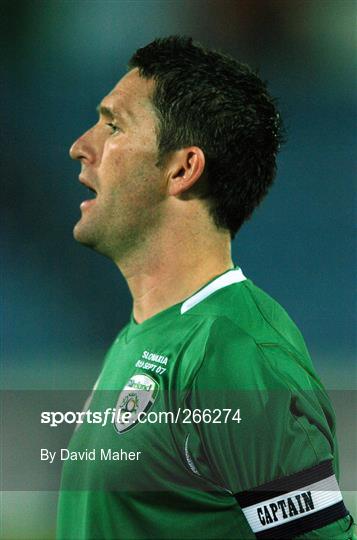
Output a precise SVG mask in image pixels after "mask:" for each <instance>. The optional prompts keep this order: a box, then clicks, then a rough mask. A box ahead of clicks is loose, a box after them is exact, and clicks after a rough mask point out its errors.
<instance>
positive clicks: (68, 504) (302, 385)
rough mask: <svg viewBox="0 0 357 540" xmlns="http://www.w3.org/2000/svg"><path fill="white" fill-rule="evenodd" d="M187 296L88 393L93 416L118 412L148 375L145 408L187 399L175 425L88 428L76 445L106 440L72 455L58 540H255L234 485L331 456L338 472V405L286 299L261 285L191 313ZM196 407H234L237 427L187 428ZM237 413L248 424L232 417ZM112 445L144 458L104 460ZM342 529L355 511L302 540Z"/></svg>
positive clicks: (152, 322) (130, 334)
mask: <svg viewBox="0 0 357 540" xmlns="http://www.w3.org/2000/svg"><path fill="white" fill-rule="evenodd" d="M181 305H182V304H181V303H180V304H177V305H175V306H172V307H171V308H169V309H167V310H165V311H163V312H161V313H159V314H157V315H156V316H154V317H152V318H150V319H148V320H146V321H145V322H144V323H142V324H139V325H138V324H136V323H135V321H134V320H133V319H132V320H131V321H130V323H129V324H128V325H127V326H126V327H125V328H124V329H123V331H122V332H121V333H120V334H119V336H118V338H117V339H116V340H115V342H114V344H113V345H112V347H111V349H110V350H109V352H108V354H107V357H106V360H105V363H104V367H103V370H102V373H101V375H100V377H99V379H98V383H97V387H96V391H95V392H93V394H92V397H91V401H90V409H91V410H92V411H102V412H103V411H105V410H106V409H107V408H108V407H111V408H115V407H116V406H117V404H118V405H119V403H118V399H119V397H120V395H121V398H120V399H119V401H121V402H122V403H123V394H121V392H122V390H123V389H124V388H125V387H126V386H127V384H128V381H130V380H131V381H134V382H135V381H136V383H135V384H137V383H138V381H139V379H138V378H137V377H135V376H137V375H140V374H141V375H146V376H147V377H150V379H148V378H147V377H146V378H145V379H140V380H141V381H143V380H144V381H146V382H148V381H149V380H152V381H154V382H153V385H154V386H155V387H156V388H157V395H156V396H154V397H153V399H152V401H153V404H152V405H151V407H150V408H149V409H148V410H147V412H156V413H159V412H160V411H172V412H173V413H174V414H175V415H176V414H178V411H179V408H181V409H180V411H181V412H180V415H179V417H178V421H177V423H170V422H161V423H159V422H156V423H152V424H149V423H136V425H134V427H131V428H130V429H128V430H127V431H123V432H120V433H118V431H117V430H116V429H115V427H114V425H113V424H111V423H110V424H107V425H106V426H105V427H102V426H100V425H98V424H89V423H84V424H83V425H81V426H80V427H79V428H78V429H77V430H76V431H75V433H74V434H73V437H72V440H71V442H70V446H69V449H70V451H77V452H78V451H84V450H86V449H87V450H92V449H96V458H97V459H96V460H95V461H90V460H84V461H78V460H77V461H66V462H64V467H63V475H62V486H61V493H60V499H59V510H58V539H63V540H64V539H66V540H72V539H73V540H74V539H92V538H93V539H94V538H105V539H114V538H117V539H125V540H128V539H149V538H167V539H169V538H170V539H174V538H180V539H188V538H191V539H193V538H197V539H203V538H205V539H209V538H212V539H213V538H215V539H218V538H222V539H228V538H229V539H243V538H244V539H247V540H249V539H251V538H252V539H253V538H255V536H254V534H253V533H252V532H251V529H250V527H249V525H248V523H247V521H246V519H245V517H244V514H243V512H242V511H241V509H240V508H239V506H238V503H237V502H236V500H235V498H234V497H233V496H232V493H238V492H240V491H243V490H247V489H251V488H254V487H256V486H259V485H261V484H264V483H266V482H269V481H272V480H274V479H277V478H281V477H284V476H286V475H289V474H292V473H295V472H297V471H300V470H302V469H305V468H309V467H312V466H314V465H316V464H318V463H319V462H321V461H324V460H327V459H332V460H334V467H335V471H336V474H338V470H337V447H336V440H335V425H334V413H333V410H332V407H331V404H330V402H329V399H328V397H327V395H326V393H325V391H324V389H323V387H322V385H321V382H320V381H319V378H318V377H317V375H316V373H315V371H314V368H313V366H312V363H311V360H310V357H309V355H308V352H307V350H306V346H305V344H304V341H303V338H302V337H301V334H300V332H299V331H298V329H297V328H296V326H295V324H294V323H293V322H292V321H291V319H290V318H289V316H288V315H287V314H286V312H285V311H284V310H283V309H282V308H281V306H279V305H278V304H277V303H276V302H275V301H274V300H273V299H271V298H270V297H269V296H268V295H266V294H265V293H264V292H263V291H261V290H260V289H258V288H257V287H256V286H255V285H254V284H253V283H252V282H251V281H250V280H246V281H243V282H241V283H235V284H231V285H229V286H226V287H224V288H221V289H220V290H218V291H217V292H214V293H213V294H211V295H210V296H208V297H207V298H205V299H204V300H203V301H201V302H200V303H198V304H197V305H196V306H194V307H193V308H192V309H190V310H188V311H187V312H186V313H184V314H181ZM150 353H152V354H155V355H156V356H155V357H154V360H153V359H152V357H151V359H150V357H149V354H150ZM155 359H156V360H155ZM145 362H146V366H145ZM145 367H146V368H149V370H148V369H145ZM133 376H134V378H133ZM130 384H132V383H130ZM153 394H155V392H153ZM137 395H139V394H138V392H137V389H135V388H134V387H133V390H132V391H130V390H129V391H127V392H126V394H125V396H129V398H128V399H131V400H132V401H131V405H132V406H133V407H134V409H135V407H137V406H138V404H137V402H136V399H137V397H136V396H137ZM140 399H141V398H140ZM140 399H139V403H141V401H140ZM139 409H140V404H139ZM194 409H198V410H200V411H203V410H208V411H209V412H208V413H207V412H206V419H207V418H208V417H209V415H210V414H211V415H213V416H216V418H217V414H218V413H217V412H216V413H213V411H214V409H217V410H218V411H223V409H231V413H230V414H229V416H228V420H227V422H222V423H215V422H213V421H211V422H207V423H205V422H201V423H197V424H196V423H184V422H183V419H184V418H186V420H187V414H188V413H187V410H194ZM237 409H239V411H240V416H241V421H240V422H237V421H235V420H233V419H232V417H233V414H234V413H235V412H236V411H237ZM184 410H186V413H183V412H182V411H184ZM213 416H212V418H213ZM223 418H224V416H223V413H222V414H221V416H220V419H221V421H222V420H223ZM102 449H103V450H104V452H105V451H106V450H107V449H112V450H113V451H119V452H120V450H123V451H125V452H133V453H134V452H141V454H140V458H139V459H138V460H132V461H130V460H126V461H125V460H119V461H113V460H111V461H110V460H100V459H99V455H100V452H101V450H102ZM343 530H346V520H340V522H337V523H335V524H332V525H329V526H327V527H324V528H322V529H320V532H319V531H315V532H314V533H313V535H312V533H310V535H309V534H308V535H303V536H301V538H304V539H305V538H316V539H317V538H326V539H327V538H329V539H334V538H335V539H336V540H342V539H346V540H347V539H348V538H352V536H351V534H350V532H349V533H344V532H343ZM344 534H345V536H343V535H344ZM348 534H350V536H348Z"/></svg>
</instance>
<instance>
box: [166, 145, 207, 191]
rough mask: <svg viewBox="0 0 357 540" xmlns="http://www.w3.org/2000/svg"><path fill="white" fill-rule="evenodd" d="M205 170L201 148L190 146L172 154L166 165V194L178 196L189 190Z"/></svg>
mask: <svg viewBox="0 0 357 540" xmlns="http://www.w3.org/2000/svg"><path fill="white" fill-rule="evenodd" d="M204 168H205V155H204V153H203V152H202V150H201V148H198V147H197V146H190V147H188V148H182V150H177V151H176V152H174V154H173V155H172V157H171V159H170V163H169V165H168V193H169V195H173V196H178V195H181V193H184V192H185V191H187V190H188V189H190V188H191V187H192V186H193V185H194V184H195V183H196V182H197V180H198V179H199V178H200V176H201V175H202V173H203V170H204Z"/></svg>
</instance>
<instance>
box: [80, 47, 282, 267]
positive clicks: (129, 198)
mask: <svg viewBox="0 0 357 540" xmlns="http://www.w3.org/2000/svg"><path fill="white" fill-rule="evenodd" d="M98 112H99V120H98V122H97V123H96V124H95V125H94V126H93V127H92V128H91V129H89V130H88V131H87V132H86V133H84V134H83V135H82V136H81V137H80V138H79V139H78V140H77V141H76V142H75V143H74V144H73V146H72V148H71V156H72V157H73V158H74V159H79V160H80V161H81V165H82V171H81V176H80V179H81V181H82V182H83V183H84V184H86V185H87V186H88V187H90V188H92V189H93V190H94V191H95V192H96V197H95V198H94V199H93V200H90V201H87V202H85V203H82V205H81V210H82V217H81V219H80V221H79V222H78V223H77V224H76V226H75V228H74V236H75V238H76V239H77V240H79V241H80V242H82V243H83V244H86V245H88V246H90V247H93V248H95V249H97V250H98V251H100V252H101V253H103V254H105V255H107V256H109V257H110V258H112V259H115V260H116V259H118V258H119V257H120V256H121V255H122V254H123V253H125V252H126V251H127V250H128V249H133V248H135V246H136V245H142V244H143V242H145V240H146V239H147V238H148V237H149V236H150V235H151V233H152V231H153V230H154V229H156V230H159V229H160V226H161V225H163V226H165V223H166V224H167V223H168V220H170V219H174V218H176V219H177V223H178V224H179V226H183V223H184V220H183V219H182V218H184V217H185V218H186V223H187V222H192V220H191V214H190V213H188V214H187V209H188V208H189V207H190V208H192V205H191V206H189V204H190V201H199V202H200V210H199V211H200V215H201V214H202V212H204V215H205V216H207V223H211V224H212V226H213V227H217V229H218V230H221V231H224V230H226V231H227V232H228V231H229V232H230V235H231V236H232V237H233V236H234V235H235V233H236V231H237V230H238V229H239V227H240V226H241V225H242V223H243V222H244V221H245V220H246V219H248V218H249V216H250V215H251V213H252V211H253V210H254V208H255V207H256V206H257V205H258V204H259V202H260V201H261V199H262V198H263V197H264V195H265V194H266V192H267V190H268V188H269V186H270V184H271V183H272V181H273V179H274V175H275V158H276V154H277V151H278V148H279V142H280V130H279V124H280V123H279V116H278V114H277V111H276V109H275V106H274V102H273V100H272V98H271V97H270V96H269V94H268V93H267V90H266V87H265V84H264V83H263V82H262V81H261V80H260V79H259V78H258V77H257V76H256V75H255V74H254V73H252V71H251V70H250V69H249V68H248V67H247V66H244V65H242V64H239V63H238V62H236V61H235V60H233V59H232V58H229V57H227V56H225V55H222V54H220V53H216V52H213V51H209V50H205V49H203V48H202V47H200V46H199V45H194V44H193V43H192V40H191V39H185V38H179V37H169V38H165V39H159V40H155V41H154V42H153V43H150V44H149V45H147V46H146V47H144V48H142V49H139V50H138V51H137V52H136V53H135V54H134V56H133V57H132V59H131V60H130V64H129V73H127V75H125V77H123V78H122V79H121V80H120V81H119V83H118V84H117V85H116V86H115V87H114V89H113V90H112V91H111V92H110V93H109V94H108V95H107V96H105V97H104V98H103V100H102V102H101V104H100V106H99V108H98ZM173 201H174V202H173ZM176 203H177V204H176ZM175 204H176V206H175ZM197 208H198V207H197V206H196V207H195V210H196V209H197ZM173 209H174V212H173V211H172V210H173ZM202 209H203V210H202ZM176 210H178V212H176ZM201 210H202V212H201ZM175 212H176V214H178V215H176V216H174V215H173V214H175ZM185 212H186V214H185ZM193 215H195V216H197V212H196V211H194V212H193ZM181 219H182V220H181ZM205 219H206V218H205ZM204 223H205V221H204Z"/></svg>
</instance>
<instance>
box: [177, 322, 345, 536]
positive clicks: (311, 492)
mask: <svg viewBox="0 0 357 540" xmlns="http://www.w3.org/2000/svg"><path fill="white" fill-rule="evenodd" d="M188 406H189V407H190V408H191V410H192V411H196V419H197V418H198V419H199V420H200V421H198V422H193V423H192V424H191V427H190V434H189V436H188V439H187V448H186V450H187V452H186V454H187V456H186V457H187V458H188V459H189V460H191V469H192V470H193V472H195V473H196V474H200V475H202V476H204V477H205V478H206V479H207V480H208V481H210V482H212V483H213V484H215V485H216V486H217V485H218V486H220V487H221V488H223V489H225V490H227V491H229V492H230V493H231V494H232V496H234V497H235V498H236V500H237V502H238V505H239V507H240V509H241V511H242V512H243V513H244V515H245V518H246V520H247V522H248V524H249V527H250V529H251V531H252V532H253V533H254V535H255V536H256V538H261V539H265V538H272V539H275V540H276V539H278V538H301V539H305V538H316V539H317V538H326V539H327V538H329V539H334V538H336V539H346V540H347V539H348V538H352V535H351V534H350V533H348V532H346V531H347V528H348V526H349V523H350V522H349V518H348V511H347V510H346V508H345V506H344V503H343V501H342V496H341V492H340V490H339V487H338V483H337V479H336V473H337V471H336V463H337V459H336V453H337V449H336V444H335V438H334V414H333V410H332V408H331V406H330V404H329V400H328V398H327V396H326V393H325V392H324V390H323V388H322V386H321V384H320V383H319V381H318V379H317V377H316V375H315V374H314V373H313V371H312V368H311V366H310V365H309V362H308V361H306V362H305V360H304V358H303V357H299V355H298V354H297V355H295V354H294V352H292V351H290V350H288V349H284V347H283V346H282V345H280V344H279V345H277V344H275V343H263V344H258V343H256V342H255V341H254V340H253V338H252V337H250V336H249V335H247V334H246V333H245V332H243V331H242V330H240V329H239V328H238V327H237V326H236V325H234V324H233V323H232V322H231V321H229V320H228V319H224V320H223V321H218V322H217V321H216V323H215V324H214V325H213V327H212V330H211V333H210V337H209V339H208V341H207V345H206V350H205V354H204V359H203V362H202V364H201V366H200V369H199V371H198V373H197V375H196V377H195V380H194V382H193V386H192V391H191V393H190V395H189V397H188ZM198 415H201V418H200V417H199V416H198ZM318 531H320V532H318ZM312 532H313V534H314V536H312ZM306 534H307V536H305V535H306ZM343 534H345V536H343ZM349 534H350V535H349ZM341 535H342V536H341Z"/></svg>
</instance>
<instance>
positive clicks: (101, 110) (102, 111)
mask: <svg viewBox="0 0 357 540" xmlns="http://www.w3.org/2000/svg"><path fill="white" fill-rule="evenodd" d="M96 111H97V113H98V114H99V115H102V116H105V117H106V118H110V119H111V120H113V119H114V118H115V116H116V114H115V113H114V111H113V110H112V109H110V108H109V107H105V105H100V104H99V105H97V107H96Z"/></svg>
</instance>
